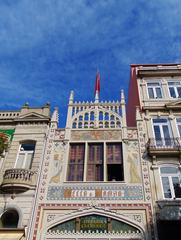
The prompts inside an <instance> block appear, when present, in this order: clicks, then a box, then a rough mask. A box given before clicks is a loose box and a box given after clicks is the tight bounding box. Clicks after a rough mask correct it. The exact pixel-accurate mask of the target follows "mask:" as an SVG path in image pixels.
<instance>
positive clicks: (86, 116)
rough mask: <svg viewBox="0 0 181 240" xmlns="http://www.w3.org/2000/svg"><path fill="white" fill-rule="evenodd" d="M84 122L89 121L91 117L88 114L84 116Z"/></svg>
mask: <svg viewBox="0 0 181 240" xmlns="http://www.w3.org/2000/svg"><path fill="white" fill-rule="evenodd" d="M84 120H86V121H88V120H89V115H88V113H85V115H84Z"/></svg>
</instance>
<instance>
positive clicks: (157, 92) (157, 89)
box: [156, 87, 162, 98]
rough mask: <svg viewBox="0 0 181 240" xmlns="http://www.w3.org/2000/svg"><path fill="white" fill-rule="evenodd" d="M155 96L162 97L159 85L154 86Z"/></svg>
mask: <svg viewBox="0 0 181 240" xmlns="http://www.w3.org/2000/svg"><path fill="white" fill-rule="evenodd" d="M156 97H157V98H162V92H161V89H160V87H157V88H156Z"/></svg>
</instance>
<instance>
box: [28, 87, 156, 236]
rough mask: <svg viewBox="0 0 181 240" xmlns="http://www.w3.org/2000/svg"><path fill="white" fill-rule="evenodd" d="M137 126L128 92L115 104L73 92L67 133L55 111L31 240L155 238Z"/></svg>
mask: <svg viewBox="0 0 181 240" xmlns="http://www.w3.org/2000/svg"><path fill="white" fill-rule="evenodd" d="M138 115H139V114H138ZM137 122H138V127H137V126H135V127H131V128H129V127H127V121H126V109H125V99H124V93H123V91H121V94H120V100H119V101H116V102H114V101H113V102H102V101H100V99H99V88H97V91H96V94H95V99H94V101H93V102H76V101H74V93H73V92H71V94H70V98H69V105H68V114H67V122H66V127H65V129H59V128H58V111H57V110H55V111H54V113H53V116H52V119H51V124H50V128H49V133H48V135H47V141H46V147H45V154H44V157H43V162H42V168H41V175H40V178H39V181H38V183H37V195H36V197H35V205H34V210H33V211H34V212H33V217H32V219H31V222H30V227H29V229H30V230H29V232H28V239H49V240H50V239H66V240H75V239H76V240H78V239H79V240H81V239H99V240H108V239H109V240H110V239H112V240H113V239H114V240H123V239H135V240H138V239H139V240H141V239H154V223H153V218H152V202H151V189H150V183H149V175H148V166H147V164H146V162H145V160H144V159H143V158H142V157H141V151H142V149H141V146H142V144H143V143H142V138H143V132H142V122H141V121H140V119H139V116H138V121H137ZM138 136H140V139H141V140H138ZM32 230H33V231H32Z"/></svg>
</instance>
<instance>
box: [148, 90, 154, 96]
mask: <svg viewBox="0 0 181 240" xmlns="http://www.w3.org/2000/svg"><path fill="white" fill-rule="evenodd" d="M148 95H149V98H154V92H153V88H148Z"/></svg>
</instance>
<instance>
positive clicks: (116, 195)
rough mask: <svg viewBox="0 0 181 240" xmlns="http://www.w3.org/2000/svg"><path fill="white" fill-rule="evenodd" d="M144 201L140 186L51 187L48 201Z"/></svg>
mask: <svg viewBox="0 0 181 240" xmlns="http://www.w3.org/2000/svg"><path fill="white" fill-rule="evenodd" d="M90 199H96V200H143V189H142V186H141V185H140V186H139V185H134V186H130V185H102V186H101V185H100V186H99V185H97V186H96V184H94V185H91V184H89V186H85V185H80V186H77V185H76V186H49V188H48V194H47V200H90Z"/></svg>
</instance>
